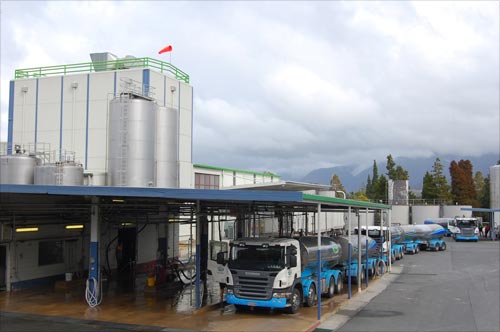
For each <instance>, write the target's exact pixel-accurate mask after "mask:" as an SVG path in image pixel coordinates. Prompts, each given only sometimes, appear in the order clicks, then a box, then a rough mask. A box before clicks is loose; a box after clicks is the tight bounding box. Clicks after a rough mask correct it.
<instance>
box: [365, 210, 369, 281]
mask: <svg viewBox="0 0 500 332" xmlns="http://www.w3.org/2000/svg"><path fill="white" fill-rule="evenodd" d="M365 226H366V228H365V229H366V231H365V234H366V235H365V236H366V243H365V250H366V253H365V254H366V259H365V260H366V263H365V282H366V288H368V208H366V210H365Z"/></svg>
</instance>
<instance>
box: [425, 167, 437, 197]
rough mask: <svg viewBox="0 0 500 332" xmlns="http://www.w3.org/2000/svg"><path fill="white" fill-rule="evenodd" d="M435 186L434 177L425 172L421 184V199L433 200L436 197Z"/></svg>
mask: <svg viewBox="0 0 500 332" xmlns="http://www.w3.org/2000/svg"><path fill="white" fill-rule="evenodd" d="M437 196H438V195H437V188H436V184H435V183H434V177H433V176H432V175H431V173H429V172H425V175H424V179H423V184H422V199H424V200H434V199H437Z"/></svg>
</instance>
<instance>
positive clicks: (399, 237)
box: [390, 226, 405, 244]
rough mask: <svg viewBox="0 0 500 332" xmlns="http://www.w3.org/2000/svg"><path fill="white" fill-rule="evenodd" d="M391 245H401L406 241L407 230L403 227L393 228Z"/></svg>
mask: <svg viewBox="0 0 500 332" xmlns="http://www.w3.org/2000/svg"><path fill="white" fill-rule="evenodd" d="M390 230H391V243H392V244H395V243H401V242H403V241H404V240H405V230H404V229H403V227H401V226H391V228H390Z"/></svg>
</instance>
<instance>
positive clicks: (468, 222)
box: [454, 218, 479, 242]
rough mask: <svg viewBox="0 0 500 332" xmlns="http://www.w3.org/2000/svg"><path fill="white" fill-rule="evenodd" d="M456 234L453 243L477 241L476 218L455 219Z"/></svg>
mask: <svg viewBox="0 0 500 332" xmlns="http://www.w3.org/2000/svg"><path fill="white" fill-rule="evenodd" d="M455 224H456V226H457V229H458V230H457V233H456V234H455V236H454V238H455V241H476V242H477V241H478V240H479V228H478V220H477V218H455Z"/></svg>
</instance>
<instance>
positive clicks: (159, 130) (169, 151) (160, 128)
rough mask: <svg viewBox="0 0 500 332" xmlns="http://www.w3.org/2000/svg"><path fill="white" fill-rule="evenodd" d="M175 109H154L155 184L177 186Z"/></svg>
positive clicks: (161, 186) (162, 186) (160, 107)
mask: <svg viewBox="0 0 500 332" xmlns="http://www.w3.org/2000/svg"><path fill="white" fill-rule="evenodd" d="M177 133H178V130H177V110H176V109H175V108H167V107H163V106H159V107H157V110H156V186H157V187H160V188H177V187H178V186H179V185H178V180H177V178H178V166H177V165H178V164H177V160H178V141H177V137H178V135H177Z"/></svg>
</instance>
